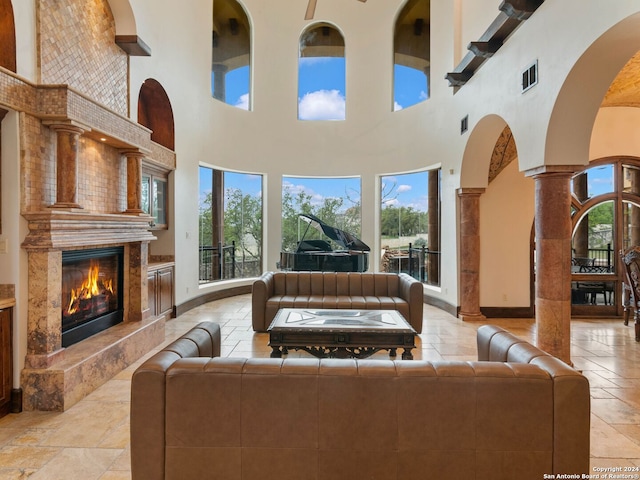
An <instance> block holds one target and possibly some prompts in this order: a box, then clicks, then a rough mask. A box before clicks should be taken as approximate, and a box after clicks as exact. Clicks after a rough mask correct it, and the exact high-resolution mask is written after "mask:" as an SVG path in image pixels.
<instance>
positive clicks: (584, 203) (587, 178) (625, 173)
mask: <svg viewBox="0 0 640 480" xmlns="http://www.w3.org/2000/svg"><path fill="white" fill-rule="evenodd" d="M572 219H573V236H572V241H571V248H572V259H571V263H572V266H571V268H572V280H573V281H572V282H571V298H572V313H574V314H577V315H581V314H584V315H617V314H618V313H619V312H617V309H618V308H619V304H620V301H619V299H620V294H621V288H622V287H621V285H622V284H621V282H622V280H623V277H624V272H623V271H622V269H621V268H620V264H619V252H620V250H622V249H626V248H628V247H630V246H632V245H639V244H640V159H636V158H615V159H605V160H600V161H595V162H591V164H590V165H589V167H587V168H586V169H585V170H583V171H582V172H580V173H578V174H576V175H575V176H574V177H573V181H572Z"/></svg>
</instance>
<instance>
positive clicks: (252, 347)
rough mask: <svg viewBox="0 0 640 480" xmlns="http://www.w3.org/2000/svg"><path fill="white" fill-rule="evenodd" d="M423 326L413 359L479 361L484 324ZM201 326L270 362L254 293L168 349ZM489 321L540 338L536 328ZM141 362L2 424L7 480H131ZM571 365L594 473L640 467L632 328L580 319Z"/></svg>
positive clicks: (222, 307) (172, 330) (639, 392)
mask: <svg viewBox="0 0 640 480" xmlns="http://www.w3.org/2000/svg"><path fill="white" fill-rule="evenodd" d="M424 318H425V323H424V330H423V333H422V334H421V335H420V337H419V338H418V339H416V344H417V347H418V348H417V349H416V350H414V357H415V358H416V359H419V358H423V359H429V360H442V359H456V360H475V358H476V344H475V331H476V329H477V327H478V326H479V325H480V324H479V323H468V322H467V323H465V322H461V321H460V320H458V319H457V318H455V317H452V316H451V315H448V314H447V313H445V312H443V311H441V310H438V309H436V308H433V307H430V306H426V308H425V312H424ZM203 320H212V321H216V322H220V323H221V325H222V335H223V345H222V355H226V356H242V357H244V356H255V357H257V356H264V357H267V356H269V354H270V351H271V349H270V348H269V347H268V346H267V336H266V334H255V333H253V331H252V330H251V302H250V296H249V295H241V296H238V297H233V298H228V299H224V300H219V301H216V302H212V303H209V304H206V305H202V306H200V307H198V308H195V309H193V310H191V311H189V312H187V313H185V314H184V315H182V316H180V317H179V318H176V319H172V320H169V321H168V322H167V325H166V341H167V342H170V341H172V340H174V339H175V338H177V337H178V336H180V335H181V334H182V333H183V332H185V331H186V330H188V329H189V328H191V327H192V326H193V325H195V324H197V323H199V322H201V321H203ZM488 323H494V324H498V325H500V326H503V327H505V328H507V329H509V330H510V331H511V332H513V333H514V334H516V335H518V336H520V337H522V338H526V339H528V340H532V341H534V340H535V325H534V322H533V320H526V319H525V320H523V319H513V320H508V319H499V320H489V321H488ZM152 353H154V352H150V353H149V355H148V356H150V355H151V354H152ZM292 355H306V354H305V353H292ZM376 355H381V356H384V354H383V353H378V354H376ZM145 358H146V357H145ZM143 360H144V359H141V360H140V362H138V363H136V364H135V365H132V366H130V367H129V368H127V369H126V370H124V371H123V372H121V373H120V374H119V375H117V376H116V377H114V378H113V379H112V380H110V381H109V382H107V383H106V384H105V385H103V386H102V387H100V388H99V389H98V390H96V391H95V392H93V393H92V394H91V395H89V396H88V397H86V398H85V399H84V400H82V401H81V402H79V403H78V404H76V405H74V406H73V407H72V408H70V409H69V410H67V411H66V412H63V413H49V412H23V413H20V414H10V415H8V416H6V417H4V418H2V419H0V480H5V479H12V480H13V479H24V478H29V479H34V480H35V479H46V480H92V479H100V480H120V479H130V478H131V474H130V465H129V448H128V447H129V418H128V416H129V393H130V386H129V385H130V379H131V374H132V372H133V370H134V369H135V368H136V367H137V365H138V364H139V363H141V362H142V361H143ZM572 360H573V362H574V364H575V366H576V367H577V368H579V369H581V370H582V371H583V372H584V374H585V375H586V376H588V377H589V380H590V382H591V395H592V421H591V464H592V467H625V466H640V344H638V343H636V342H635V341H634V339H633V327H632V326H629V327H625V326H624V325H623V324H622V321H621V320H618V319H616V320H574V321H573V324H572ZM636 478H637V477H636Z"/></svg>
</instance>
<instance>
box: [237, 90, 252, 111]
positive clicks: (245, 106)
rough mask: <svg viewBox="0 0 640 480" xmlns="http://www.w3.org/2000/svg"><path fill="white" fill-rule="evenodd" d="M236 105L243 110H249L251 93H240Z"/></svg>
mask: <svg viewBox="0 0 640 480" xmlns="http://www.w3.org/2000/svg"><path fill="white" fill-rule="evenodd" d="M234 106H235V107H238V108H241V109H242V110H249V94H248V93H245V94H244V95H240V97H239V98H238V101H237V102H236V104H235V105H234Z"/></svg>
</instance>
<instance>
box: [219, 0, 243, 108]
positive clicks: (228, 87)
mask: <svg viewBox="0 0 640 480" xmlns="http://www.w3.org/2000/svg"><path fill="white" fill-rule="evenodd" d="M211 44H212V56H211V93H212V95H213V97H214V98H216V99H218V100H220V101H222V102H225V103H228V104H229V105H233V106H235V107H238V108H242V109H244V110H250V109H251V95H250V86H251V81H250V77H251V26H250V24H249V19H248V18H247V14H246V13H245V11H244V9H243V8H242V6H241V5H240V4H239V3H238V2H237V1H236V0H215V1H214V2H213V30H212V35H211Z"/></svg>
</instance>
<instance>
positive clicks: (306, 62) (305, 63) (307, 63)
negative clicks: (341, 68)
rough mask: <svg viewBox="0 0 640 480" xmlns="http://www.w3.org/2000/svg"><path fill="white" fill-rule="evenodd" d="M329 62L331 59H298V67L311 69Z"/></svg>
mask: <svg viewBox="0 0 640 480" xmlns="http://www.w3.org/2000/svg"><path fill="white" fill-rule="evenodd" d="M331 60H332V58H331V57H300V59H299V60H298V65H299V66H301V67H313V66H316V65H320V64H323V63H329V62H330V61H331Z"/></svg>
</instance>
